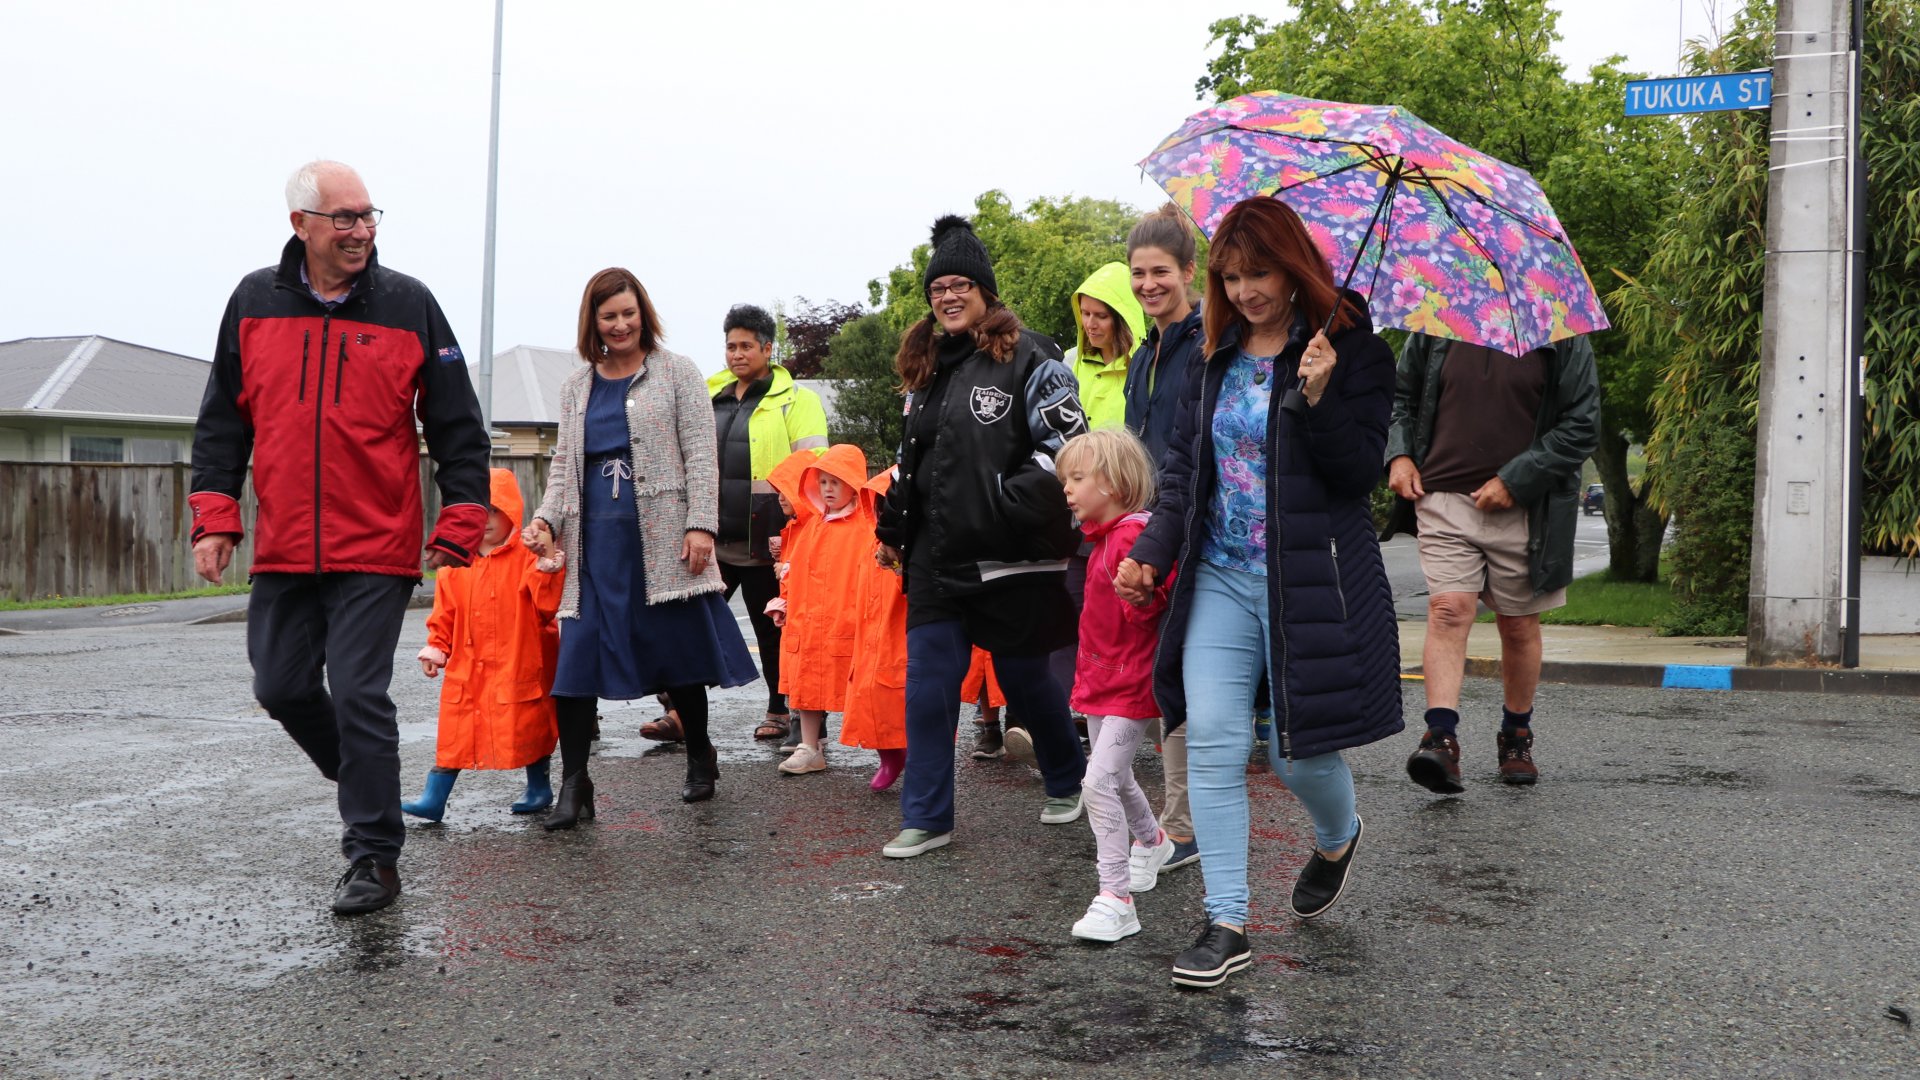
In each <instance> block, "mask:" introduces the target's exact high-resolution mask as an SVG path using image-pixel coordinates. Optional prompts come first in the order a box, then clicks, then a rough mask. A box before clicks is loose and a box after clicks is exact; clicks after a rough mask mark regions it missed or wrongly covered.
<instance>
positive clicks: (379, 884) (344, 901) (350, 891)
mask: <svg viewBox="0 0 1920 1080" xmlns="http://www.w3.org/2000/svg"><path fill="white" fill-rule="evenodd" d="M399 896H400V871H398V870H396V869H394V868H393V867H391V866H381V865H379V864H378V863H376V862H374V861H373V856H371V855H362V856H361V857H360V858H358V859H356V860H354V863H353V865H352V866H350V867H348V868H347V872H346V873H344V874H342V875H340V884H338V885H336V886H334V889H333V913H334V914H335V915H365V914H367V913H368V912H371V911H379V910H380V909H381V908H383V907H386V906H387V905H388V904H391V903H393V902H394V901H395V900H396V899H398V898H399Z"/></svg>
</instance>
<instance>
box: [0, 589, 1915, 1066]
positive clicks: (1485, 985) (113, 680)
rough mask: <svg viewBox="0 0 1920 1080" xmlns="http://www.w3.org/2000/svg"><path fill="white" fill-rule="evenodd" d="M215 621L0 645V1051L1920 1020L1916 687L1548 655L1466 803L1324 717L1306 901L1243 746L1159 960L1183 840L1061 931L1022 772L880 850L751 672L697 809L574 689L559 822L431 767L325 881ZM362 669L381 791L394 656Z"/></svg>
mask: <svg viewBox="0 0 1920 1080" xmlns="http://www.w3.org/2000/svg"><path fill="white" fill-rule="evenodd" d="M423 618H424V613H422V612H414V613H412V614H411V615H410V616H409V619H408V623H407V631H406V634H405V636H404V637H403V639H402V644H401V647H400V656H401V658H402V660H403V661H406V660H407V659H408V658H410V657H411V655H412V654H413V653H414V652H415V651H417V649H418V647H419V641H420V640H421V638H422V635H423V631H422V620H423ZM243 630H244V628H243V627H241V626H238V625H224V626H201V627H167V626H127V627H118V628H110V629H103V630H97V631H86V632H53V633H43V634H36V635H25V636H14V637H0V738H4V743H5V746H6V751H5V754H4V757H0V762H3V764H0V775H3V776H4V783H3V784H0V792H4V797H0V905H4V914H0V919H4V923H0V925H4V931H3V932H0V1075H3V1076H6V1077H10V1078H11V1077H54V1076H116V1077H134V1076H140V1077H205V1076H249V1077H250V1076H259V1077H318V1076H335V1075H355V1076H359V1075H364V1076H376V1077H397V1076H408V1077H441V1076H444V1077H492V1076H500V1077H518V1076H553V1077H581V1076H596V1077H627V1076H633V1077H681V1076H696V1077H698V1076H714V1077H736V1076H740V1077H746V1076H781V1077H816V1076H817V1077H948V1076H960V1077H1044V1076H1095V1075H1097V1076H1108V1077H1110V1076H1116V1075H1125V1076H1142V1077H1144V1076H1156V1075H1167V1074H1174V1073H1204V1074H1206V1075H1219V1076H1310V1077H1321V1076H1327V1077H1339V1076H1369V1077H1373V1076H1378V1077H1403V1076H1421V1077H1455V1076H1515V1077H1588V1076H1636V1077H1643V1076H1676V1075H1686V1076H1740V1077H1747V1076H1782V1077H1785V1076H1821V1077H1828V1076H1913V1075H1916V1074H1920V1045H1916V1043H1915V1040H1914V1037H1913V1033H1912V1031H1911V1029H1909V1028H1906V1027H1903V1026H1901V1025H1900V1024H1898V1023H1897V1022H1895V1021H1894V1020H1892V1019H1890V1018H1888V1017H1887V1016H1886V1015H1885V1010H1886V1008H1887V1006H1889V1005H1898V1006H1902V1007H1904V1008H1906V1009H1908V1010H1910V1011H1916V1012H1920V919H1916V904H1915V852H1914V846H1915V843H1914V842H1915V838H1916V837H1920V702H1915V701H1912V700H1900V699H1872V698H1838V697H1820V698H1816V697H1797V696H1788V695H1736V694H1724V693H1722V694H1708V693H1698V692H1680V691H1669V692H1658V691H1614V690H1595V689H1587V688H1575V687H1561V686H1554V687H1547V688H1545V689H1544V690H1543V692H1542V695H1541V702H1540V712H1539V716H1540V742H1539V745H1538V757H1539V760H1540V761H1541V764H1542V768H1543V770H1544V773H1545V779H1544V780H1543V782H1542V783H1541V784H1540V786H1539V787H1537V788H1535V789H1533V790H1515V789H1506V788H1503V787H1501V786H1500V785H1499V784H1498V783H1497V782H1495V780H1494V768H1493V755H1492V748H1491V741H1492V730H1491V729H1492V726H1493V722H1492V721H1491V720H1490V719H1489V717H1490V716H1491V715H1492V714H1493V712H1494V710H1495V708H1496V705H1497V697H1496V694H1497V689H1496V688H1495V687H1494V686H1493V685H1492V684H1489V683H1484V682H1470V683H1469V686H1468V694H1469V698H1470V701H1469V716H1470V719H1469V720H1468V723H1467V725H1466V727H1465V728H1464V729H1463V736H1464V737H1465V740H1466V749H1467V754H1468V758H1469V761H1470V768H1469V770H1468V774H1469V784H1470V789H1469V791H1468V793H1467V794H1466V795H1465V796H1462V797H1460V798H1453V799H1442V798H1435V797H1432V796H1429V795H1428V794H1427V793H1426V792H1424V791H1422V790H1420V789H1417V788H1415V787H1413V786H1412V785H1411V784H1410V783H1408V782H1407V781H1406V780H1405V778H1404V774H1403V773H1402V771H1401V768H1402V761H1403V759H1404V757H1405V755H1406V753H1407V752H1408V751H1409V750H1410V749H1411V742H1412V737H1411V736H1406V735H1403V736H1401V737H1400V738H1399V739H1396V740H1392V741H1389V742H1388V743H1384V744H1380V745H1376V746H1373V747H1368V748H1365V749H1363V750H1360V751H1357V752H1354V753H1353V754H1352V755H1351V760H1352V761H1353V763H1354V767H1355V772H1356V775H1357V778H1358V783H1359V789H1360V797H1361V808H1362V813H1363V814H1364V815H1365V816H1366V818H1367V824H1368V829H1367V840H1366V843H1365V846H1364V847H1363V848H1362V850H1361V852H1360V854H1359V856H1358V861H1357V864H1356V870H1355V875H1356V877H1355V880H1354V883H1353V885H1352V887H1351V888H1350V889H1349V891H1348V893H1347V895H1346V897H1345V898H1344V899H1343V900H1342V901H1341V904H1340V906H1339V907H1338V908H1336V909H1335V910H1334V911H1333V912H1332V913H1330V914H1329V915H1328V916H1327V917H1325V918H1324V919H1322V920H1320V921H1319V922H1318V923H1316V924H1312V925H1302V924H1300V923H1299V922H1298V921H1296V920H1294V919H1293V918H1291V917H1290V916H1288V915H1287V914H1286V913H1285V896H1286V891H1287V890H1288V889H1289V888H1290V885H1291V882H1292V879H1293V876H1294V874H1295V873H1296V872H1297V869H1298V867H1299V865H1300V863H1301V861H1302V859H1303V857H1304V854H1305V852H1306V846H1307V840H1306V837H1307V836H1308V835H1309V833H1308V827H1307V821H1306V818H1305V816H1304V815H1303V814H1302V813H1301V811H1300V810H1299V809H1298V807H1297V806H1296V805H1295V804H1294V803H1293V801H1292V799H1291V798H1290V797H1289V796H1288V795H1286V794H1285V793H1284V792H1283V791H1282V790H1281V789H1279V788H1278V787H1277V785H1276V784H1275V783H1274V781H1273V780H1272V778H1271V776H1269V775H1267V774H1265V773H1264V772H1256V773H1255V774H1254V776H1253V780H1252V791H1253V797H1254V817H1255V836H1254V840H1253V845H1254V865H1255V868H1256V869H1255V873H1254V875H1253V887H1254V899H1255V904H1256V910H1255V913H1254V920H1253V931H1252V933H1253V942H1254V949H1255V953H1256V957H1257V960H1256V963H1255V965H1254V966H1253V968H1252V969H1251V970H1250V971H1249V972H1247V973H1245V974H1244V975H1241V976H1237V977H1236V978H1235V979H1234V980H1232V981H1231V982H1230V983H1229V984H1228V986H1227V987H1226V988H1224V989H1222V990H1219V991H1215V992H1212V993H1195V992H1186V991H1179V990H1176V989H1175V988H1173V987H1172V986H1171V985H1169V983H1168V981H1167V969H1168V964H1169V962H1170V960H1171V958H1172V956H1173V955H1174V953H1176V952H1177V951H1179V950H1180V949H1181V948H1184V947H1185V946H1186V945H1187V944H1189V943H1190V941H1191V936H1192V934H1193V932H1194V930H1193V921H1194V918H1195V916H1196V914H1197V913H1198V911H1199V901H1200V895H1201V878H1200V874H1199V872H1198V869H1197V868H1193V869H1184V870H1179V871H1175V872H1173V873H1171V874H1169V875H1168V876H1167V877H1166V878H1165V879H1163V882H1162V884H1161V886H1160V888H1159V889H1157V890H1156V891H1154V892H1152V893H1148V894H1143V895H1142V896H1141V897H1140V898H1139V902H1140V905H1141V915H1142V920H1143V922H1144V923H1145V927H1146V929H1145V931H1144V932H1143V933H1142V934H1140V935H1139V936H1137V937H1134V938H1132V939H1130V940H1128V941H1126V942H1123V943H1121V944H1119V945H1115V946H1092V945H1082V944H1077V943H1075V942H1074V941H1073V940H1072V939H1071V938H1070V937H1069V936H1068V933H1067V928H1068V926H1069V925H1070V924H1071V923H1072V922H1073V920H1074V919H1075V918H1077V917H1078V916H1079V915H1080V914H1081V912H1082V911H1083V910H1084V909H1085V906H1086V904H1087V902H1088V900H1089V899H1090V898H1091V896H1092V894H1093V891H1094V889H1095V880H1094V874H1093V868H1092V863H1091V857H1092V850H1093V844H1092V840H1091V837H1090V834H1089V832H1088V830H1087V827H1086V825H1085V824H1084V822H1081V823H1075V824H1073V825H1069V826H1044V825H1041V824H1039V823H1038V820H1037V814H1038V810H1039V805H1040V800H1041V798H1042V794H1041V792H1040V789H1039V787H1038V785H1037V784H1036V783H1034V782H1033V781H1031V780H1029V779H1028V778H1027V777H1026V775H1025V772H1024V770H1022V769H1019V768H1017V767H1015V766H1011V765H1005V764H994V765H986V766H981V765H973V764H962V765H961V767H960V775H961V785H960V796H961V802H960V825H959V832H958V834H957V839H956V841H955V843H954V845H953V846H952V847H950V848H948V849H946V850H944V851H938V852H934V853H931V854H929V855H927V856H923V857H921V858H918V859H913V860H906V861H894V860H887V859H882V858H881V857H880V856H879V854H878V848H879V845H880V844H881V843H882V842H884V841H885V840H886V839H888V838H889V837H891V835H892V833H893V832H894V830H895V828H896V827H897V817H896V812H897V808H896V805H895V800H894V799H893V798H891V797H889V796H876V795H872V794H870V793H869V792H868V791H867V788H866V781H867V779H868V776H869V775H870V769H871V765H872V761H873V758H872V756H871V755H869V754H865V753H859V752H854V751H846V750H841V751H837V752H835V753H834V754H833V761H834V765H835V768H834V769H833V771H831V772H829V773H827V774H824V775H819V776H810V777H804V778H786V777H781V776H778V775H777V774H775V773H774V771H773V763H774V761H775V758H774V757H773V755H772V754H771V753H770V752H768V751H766V750H764V749H762V748H760V747H757V746H755V745H754V744H753V743H752V741H751V739H750V737H749V731H750V727H751V723H752V721H753V719H754V717H755V715H756V714H757V713H758V711H759V706H760V705H761V704H762V703H763V698H762V696H761V694H762V691H761V689H760V687H759V686H758V685H755V686H752V687H747V688H742V689H739V690H734V691H728V692H725V693H722V694H719V695H717V696H716V701H715V716H716V726H717V728H718V730H719V732H720V737H721V742H722V748H723V749H722V753H723V759H724V764H723V766H722V767H723V770H724V772H723V776H722V780H721V794H720V797H719V798H718V799H717V800H715V801H714V802H711V803H706V804H702V805H698V806H691V807H690V806H686V805H683V804H681V803H680V802H679V800H678V798H677V792H678V789H679V784H680V780H681V775H682V769H683V762H684V758H683V756H682V755H680V754H678V753H676V752H672V751H665V750H662V749H660V748H657V747H655V746H654V745H653V744H651V743H649V742H647V741H646V740H643V739H641V738H639V736H638V734H637V732H636V730H635V729H636V727H637V725H638V723H639V722H640V721H641V720H643V719H646V718H648V717H649V716H651V715H652V713H653V711H654V710H653V708H652V707H651V706H650V705H649V706H647V707H645V708H641V707H638V706H635V707H614V708H610V709H609V710H608V711H607V713H606V717H607V721H608V722H607V725H606V730H607V734H608V736H609V740H608V743H607V745H606V748H605V750H604V751H603V753H602V755H601V756H600V758H599V759H597V761H596V764H595V766H594V775H595V778H596V782H597V783H598V785H599V788H600V801H599V808H600V817H599V819H598V820H597V821H596V822H594V823H591V824H589V825H586V826H583V827H582V828H581V829H579V830H578V831H577V832H574V833H571V834H566V833H562V834H554V835H547V834H545V833H544V832H542V831H541V830H539V829H538V828H537V827H536V826H535V825H533V824H532V823H531V822H530V821H528V820H526V819H517V818H514V817H512V816H510V815H509V814H507V813H506V810H505V807H506V804H507V803H508V802H509V801H510V800H511V799H512V798H513V796H514V795H515V794H516V793H517V782H516V780H515V779H514V778H513V777H512V776H510V775H508V774H498V773H493V774H472V773H469V774H466V775H464V776H463V777H462V778H461V780H460V782H459V785H458V786H457V787H456V788H455V791H454V798H453V803H452V806H451V809H450V813H449V817H448V820H447V822H446V824H444V825H441V826H424V827H423V826H419V825H415V826H412V827H411V828H410V830H409V842H408V846H407V851H406V855H405V857H404V860H403V862H402V874H403V877H404V879H405V888H406V892H405V895H404V897H403V898H402V900H401V901H400V902H399V903H398V904H397V905H396V906H395V907H393V908H391V909H389V910H388V911H386V912H383V913H380V914H377V915H373V916H369V917H366V918H362V919H358V920H338V919H335V918H334V917H332V916H331V915H329V914H327V913H326V911H325V905H326V902H327V900H328V898H329V895H330V890H331V887H332V885H333V882H334V879H335V877H336V876H337V875H338V874H339V872H340V870H341V869H342V866H341V864H340V862H339V860H338V855H337V851H338V848H337V835H338V822H337V820H336V819H335V816H334V809H333V802H332V794H331V790H330V788H329V787H328V785H327V784H326V783H325V782H324V781H322V780H321V779H320V778H319V776H318V775H317V774H316V773H315V772H314V771H313V770H312V768H311V767H310V766H309V765H307V764H306V763H305V761H304V759H303V758H301V757H300V755H299V754H298V752H297V751H296V750H295V749H294V747H293V746H292V744H291V743H290V742H289V741H288V740H287V739H286V738H285V737H284V736H283V735H281V734H280V732H279V730H278V728H277V726H275V725H274V724H273V723H272V722H271V721H270V720H268V719H267V718H266V717H265V716H264V715H262V714H260V713H258V712H257V711H256V710H255V709H254V707H253V706H252V703H251V701H250V700H249V698H248V694H247V686H248V673H247V667H246V662H245V658H244V647H243V637H242V634H243ZM398 672H399V673H398V675H397V677H396V681H395V686H396V696H397V698H398V700H399V702H400V706H401V711H402V717H403V720H404V721H406V723H405V726H404V728H403V737H404V740H405V745H404V749H403V753H404V761H405V775H406V783H407V786H408V788H409V789H412V788H414V787H415V786H416V785H417V784H418V783H419V782H420V779H421V777H422V775H423V774H424V772H425V770H426V768H427V766H428V764H429V763H430V758H431V737H432V726H431V723H430V717H431V715H432V712H431V710H432V707H433V702H434V697H433V693H434V684H429V683H428V682H427V681H426V680H424V679H422V678H420V677H419V675H418V674H417V669H410V666H409V665H407V664H405V663H403V664H402V666H400V667H399V668H398ZM1407 685H1408V690H1409V692H1408V696H1407V700H1408V705H1409V710H1410V714H1412V715H1417V712H1416V711H1414V710H1417V709H1418V707H1419V706H1420V695H1419V684H1418V683H1417V682H1416V683H1409V684H1407ZM1140 771H1141V774H1142V777H1143V780H1144V781H1145V782H1146V784H1147V785H1148V787H1149V789H1150V790H1152V791H1155V792H1157V791H1158V789H1159V776H1158V768H1157V764H1156V763H1155V762H1154V760H1152V759H1149V758H1143V759H1142V760H1141V763H1140Z"/></svg>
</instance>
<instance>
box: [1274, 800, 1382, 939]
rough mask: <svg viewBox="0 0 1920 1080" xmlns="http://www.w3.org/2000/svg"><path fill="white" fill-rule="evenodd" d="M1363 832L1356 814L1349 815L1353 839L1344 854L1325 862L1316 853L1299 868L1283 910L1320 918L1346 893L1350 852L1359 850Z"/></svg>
mask: <svg viewBox="0 0 1920 1080" xmlns="http://www.w3.org/2000/svg"><path fill="white" fill-rule="evenodd" d="M1366 831H1367V828H1366V824H1365V823H1364V822H1362V821H1361V820H1360V815H1359V814H1355V815H1353V840H1352V841H1351V842H1350V843H1348V844H1347V853H1346V854H1345V855H1342V856H1340V858H1338V859H1329V858H1327V857H1326V856H1324V855H1322V854H1320V853H1319V852H1318V851H1315V852H1314V853H1313V857H1312V858H1310V859H1308V860H1307V865H1305V866H1303V867H1301V868H1300V878H1299V880H1297V881H1295V882H1294V883H1293V898H1292V899H1291V900H1289V901H1287V907H1288V908H1290V909H1292V911H1293V913H1294V914H1295V915H1298V916H1300V917H1301V918H1303V919H1311V918H1313V917H1314V916H1315V915H1324V914H1325V913H1326V910H1327V909H1328V908H1330V907H1332V906H1333V903H1334V901H1336V900H1338V899H1340V894H1341V893H1343V892H1345V891H1347V876H1348V874H1347V872H1348V871H1349V870H1352V869H1353V853H1354V852H1355V851H1358V850H1359V849H1360V835H1361V834H1362V833H1364V832H1366Z"/></svg>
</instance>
